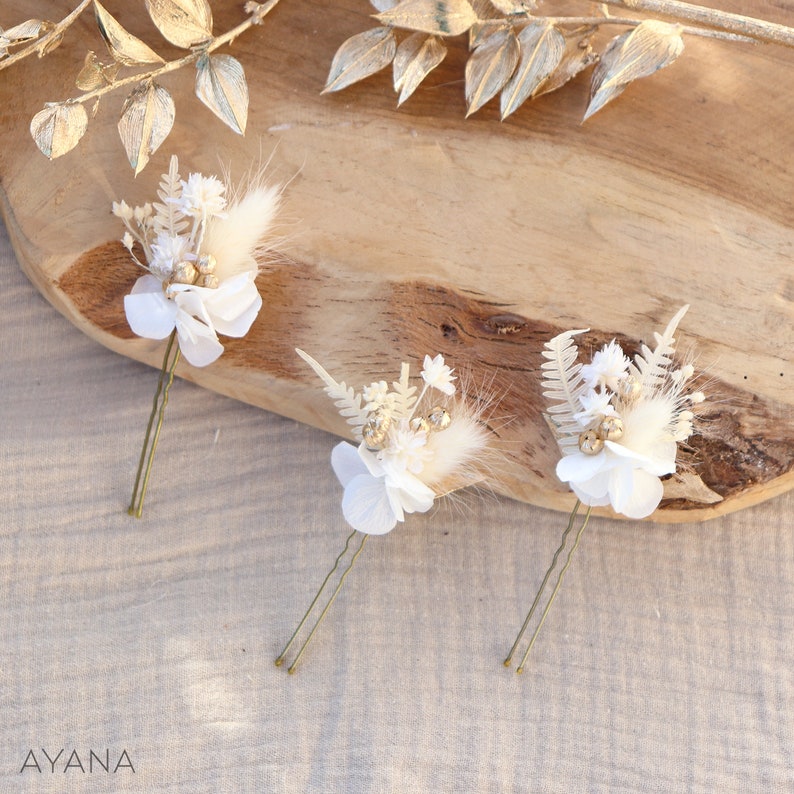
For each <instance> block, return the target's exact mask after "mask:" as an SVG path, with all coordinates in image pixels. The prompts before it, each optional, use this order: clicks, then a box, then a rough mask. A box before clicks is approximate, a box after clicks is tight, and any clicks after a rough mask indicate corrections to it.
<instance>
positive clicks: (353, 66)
mask: <svg viewBox="0 0 794 794" xmlns="http://www.w3.org/2000/svg"><path fill="white" fill-rule="evenodd" d="M396 50H397V42H396V41H395V40H394V33H392V30H391V28H384V27H378V28H372V29H371V30H365V31H364V32H363V33H357V34H356V35H355V36H351V37H350V38H349V39H348V40H347V41H345V42H343V43H342V46H341V47H340V48H339V49H338V50H337V51H336V55H334V59H333V61H332V62H331V69H330V71H329V72H328V79H327V80H326V83H325V88H323V90H322V93H323V94H329V93H331V92H332V91H339V90H340V89H342V88H346V87H347V86H349V85H352V84H353V83H357V82H358V81H359V80H363V79H364V78H365V77H369V76H370V75H371V74H375V72H379V71H380V70H381V69H384V68H385V67H387V66H388V65H389V64H390V63H391V62H392V59H393V58H394V54H395V52H396Z"/></svg>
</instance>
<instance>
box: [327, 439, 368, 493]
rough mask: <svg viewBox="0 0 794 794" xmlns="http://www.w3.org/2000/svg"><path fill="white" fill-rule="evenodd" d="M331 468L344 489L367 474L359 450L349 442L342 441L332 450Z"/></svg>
mask: <svg viewBox="0 0 794 794" xmlns="http://www.w3.org/2000/svg"><path fill="white" fill-rule="evenodd" d="M331 466H332V467H333V470H334V474H336V478H337V479H338V480H339V482H340V484H341V485H342V487H343V488H347V486H348V483H349V482H350V481H351V480H352V479H353V478H354V477H357V476H358V475H359V474H367V473H368V472H367V467H366V465H365V463H364V461H363V460H362V459H361V456H360V455H359V454H358V449H357V448H356V447H354V446H353V445H352V444H348V443H347V441H342V442H340V443H339V444H337V445H336V446H335V447H334V448H333V449H332V450H331Z"/></svg>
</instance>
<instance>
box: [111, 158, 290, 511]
mask: <svg viewBox="0 0 794 794" xmlns="http://www.w3.org/2000/svg"><path fill="white" fill-rule="evenodd" d="M178 167H179V165H178V161H177V158H176V156H173V157H172V158H171V163H170V167H169V169H168V173H167V174H163V176H162V181H161V182H160V189H159V190H158V192H157V195H158V197H159V199H160V201H159V202H154V203H153V204H149V203H146V204H144V205H143V206H142V207H134V208H133V207H130V206H129V205H128V204H127V203H126V202H124V201H120V202H114V203H113V214H114V215H116V216H117V217H119V218H120V219H121V220H122V221H123V223H124V225H125V227H126V231H125V233H124V237H123V238H122V242H123V244H124V246H125V248H127V250H128V251H129V252H130V256H131V257H132V259H133V261H134V262H135V263H136V264H137V265H139V266H140V267H141V268H142V269H143V270H145V271H146V273H145V275H142V276H141V277H140V278H138V280H137V281H136V282H135V285H134V286H133V288H132V291H131V292H130V294H129V295H126V296H125V298H124V310H125V313H126V315H127V322H128V323H129V325H130V328H131V329H132V330H133V332H134V333H136V334H137V335H138V336H142V337H146V338H148V339H167V340H168V343H167V345H166V349H165V354H164V356H163V364H162V367H161V369H160V378H159V380H158V383H157V389H156V391H155V395H154V400H153V404H152V411H151V414H150V415H149V422H148V425H147V427H146V434H145V437H144V442H143V448H142V450H141V456H140V460H139V462H138V470H137V473H136V475H135V485H134V487H133V492H132V499H131V501H130V506H129V513H130V515H134V516H137V517H139V518H140V516H141V513H142V511H143V502H144V498H145V496H146V489H147V487H148V484H149V476H150V474H151V470H152V463H153V461H154V454H155V451H156V449H157V442H158V440H159V437H160V430H161V428H162V424H163V417H164V412H165V408H166V405H167V404H168V395H169V391H170V388H171V385H172V383H173V381H174V375H175V371H176V366H177V363H178V362H179V359H180V357H181V356H184V358H185V359H186V360H187V362H188V363H190V364H192V365H193V366H194V367H205V366H207V365H208V364H211V363H212V362H213V361H215V360H216V359H217V358H218V357H219V356H220V355H221V353H223V345H222V344H221V342H220V341H219V339H218V334H222V335H224V336H230V337H242V336H245V335H246V334H247V333H248V330H249V329H250V327H251V325H252V323H253V322H254V320H255V319H256V316H257V314H258V313H259V309H260V308H261V306H262V298H261V296H260V295H259V290H258V289H257V288H256V284H255V283H254V282H255V279H256V276H257V273H258V270H259V264H258V261H257V259H258V258H259V257H261V255H262V254H263V253H264V252H265V251H266V250H267V246H266V242H265V238H266V236H267V234H268V232H269V231H270V229H271V226H272V222H273V218H274V217H275V214H276V210H277V208H278V204H279V200H280V188H278V187H274V186H267V185H265V184H264V183H263V181H262V179H261V174H260V175H259V176H256V177H253V178H252V179H251V181H250V184H249V185H248V186H247V188H246V189H245V190H241V191H238V192H234V193H233V194H231V195H230V193H232V192H231V191H230V189H229V185H228V184H227V183H226V182H224V181H221V180H219V179H217V178H216V177H214V176H204V175H202V174H200V173H192V174H190V176H189V177H188V178H187V180H186V181H185V180H182V179H180V176H179V173H178Z"/></svg>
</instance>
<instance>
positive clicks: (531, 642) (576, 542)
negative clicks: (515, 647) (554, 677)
mask: <svg viewBox="0 0 794 794" xmlns="http://www.w3.org/2000/svg"><path fill="white" fill-rule="evenodd" d="M592 509H593V508H592V507H588V508H587V512H586V513H585V516H584V521H583V522H582V526H581V527H579V531H578V532H577V533H576V539H575V540H574V542H573V546H571V550H570V551H569V552H568V558H567V559H566V560H565V565H563V566H562V569H561V570H560V573H559V576H558V577H557V583H556V584H555V585H554V590H552V591H551V596H550V597H549V602H548V603H547V604H546V608H545V609H544V610H543V614H542V615H541V616H540V621H539V622H538V625H537V628H536V629H535V631H534V632H533V633H532V637H531V639H530V640H529V645H528V646H527V649H526V651H524V655H523V656H522V657H521V664H519V665H518V667H516V672H517V673H523V672H524V663H525V662H526V661H527V657H528V656H529V652H530V651H531V650H532V646H533V645H534V644H535V640H536V639H537V638H538V634H540V630H541V629H542V628H543V623H544V622H545V620H546V616H547V615H548V614H549V610H550V609H551V605H552V604H553V603H554V599H555V598H556V597H557V593H558V592H559V590H560V585H561V584H562V579H563V577H564V576H565V572H566V571H567V570H568V568H569V566H570V564H571V559H572V558H573V553H574V552H575V551H576V549H577V548H578V547H579V541H580V540H581V539H582V533H583V532H584V528H585V527H586V526H587V522H588V521H589V520H590V511H591V510H592Z"/></svg>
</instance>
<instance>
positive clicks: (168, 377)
mask: <svg viewBox="0 0 794 794" xmlns="http://www.w3.org/2000/svg"><path fill="white" fill-rule="evenodd" d="M175 339H176V328H174V330H173V331H171V336H169V337H168V345H167V347H166V349H165V355H164V356H163V366H162V367H161V369H160V377H159V379H158V381H157V389H156V390H155V393H154V400H153V401H152V412H151V413H150V414H149V422H148V424H147V425H146V434H145V436H144V439H143V447H142V449H141V457H140V459H139V461H138V471H137V473H136V474H135V485H134V486H133V489H132V499H131V500H130V506H129V507H128V508H127V512H128V513H129V514H130V515H131V516H135V518H140V517H141V515H142V514H143V500H144V498H145V496H146V489H147V488H148V486H149V477H150V475H151V473H152V464H153V463H154V453H155V451H156V450H157V442H158V441H159V440H160V430H161V429H162V427H163V419H164V418H165V407H166V405H168V393H169V391H170V390H171V385H172V384H173V382H174V374H175V371H176V365H177V364H178V363H179V357H180V353H181V351H180V349H179V345H177V347H176V352H175V353H174V354H173V358H172V357H171V351H172V349H173V347H174V341H175ZM169 359H170V364H169ZM163 384H165V387H163ZM161 394H162V401H161V400H160V395H161ZM158 408H159V410H158ZM155 416H157V426H156V428H155V431H154V437H153V438H152V440H151V445H150V444H149V439H150V437H151V434H152V426H153V425H154V418H155ZM147 451H148V458H147ZM144 461H146V469H145V471H144ZM141 474H143V483H142V484H141ZM139 485H140V494H139V493H138V486H139Z"/></svg>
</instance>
